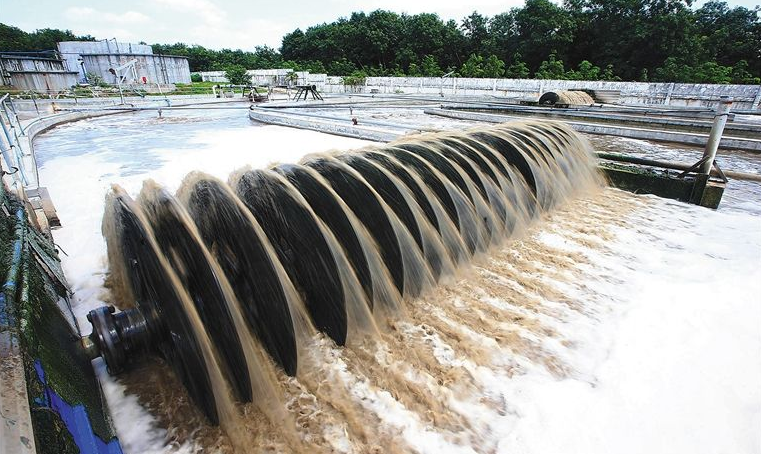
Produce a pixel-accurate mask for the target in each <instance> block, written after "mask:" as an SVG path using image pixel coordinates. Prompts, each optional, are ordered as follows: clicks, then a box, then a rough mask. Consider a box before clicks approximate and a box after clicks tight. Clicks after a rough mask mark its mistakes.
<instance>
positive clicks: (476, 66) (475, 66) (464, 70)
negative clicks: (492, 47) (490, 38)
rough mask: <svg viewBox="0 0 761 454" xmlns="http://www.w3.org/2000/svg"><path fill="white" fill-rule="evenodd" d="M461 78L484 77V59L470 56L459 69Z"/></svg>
mask: <svg viewBox="0 0 761 454" xmlns="http://www.w3.org/2000/svg"><path fill="white" fill-rule="evenodd" d="M460 76H462V77H484V57H482V56H480V55H476V54H470V57H468V60H467V61H466V62H465V63H463V64H462V67H461V68H460Z"/></svg>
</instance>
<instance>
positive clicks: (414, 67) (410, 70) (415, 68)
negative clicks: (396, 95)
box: [407, 62, 423, 77]
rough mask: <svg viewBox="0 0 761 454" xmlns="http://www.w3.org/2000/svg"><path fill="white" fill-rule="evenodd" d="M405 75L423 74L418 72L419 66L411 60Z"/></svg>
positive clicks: (416, 75)
mask: <svg viewBox="0 0 761 454" xmlns="http://www.w3.org/2000/svg"><path fill="white" fill-rule="evenodd" d="M407 75H408V76H410V77H420V76H422V75H423V74H422V73H421V72H420V68H418V66H417V63H415V62H412V63H410V66H409V67H408V68H407Z"/></svg>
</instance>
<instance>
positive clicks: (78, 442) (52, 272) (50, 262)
mask: <svg viewBox="0 0 761 454" xmlns="http://www.w3.org/2000/svg"><path fill="white" fill-rule="evenodd" d="M0 206H2V210H0V240H2V245H1V246H0V271H1V272H2V276H3V278H5V276H8V277H9V278H8V279H7V281H6V285H5V286H4V287H3V289H2V301H3V302H4V303H7V304H3V305H2V306H0V312H1V314H0V315H2V317H0V319H2V322H3V323H2V324H0V333H2V334H3V339H4V340H7V341H8V342H5V344H7V345H9V346H12V347H15V348H14V349H13V350H10V349H0V356H2V360H3V365H4V369H5V368H6V365H9V366H11V367H8V370H9V371H11V372H12V373H13V375H12V378H13V379H12V380H10V381H5V380H4V381H3V382H2V383H0V391H1V392H2V395H3V399H2V401H3V402H2V403H6V402H8V399H7V397H8V396H9V395H11V394H14V395H15V396H16V399H17V402H16V405H15V407H14V408H12V410H13V411H15V412H16V414H14V415H8V414H4V417H5V418H11V419H13V421H14V423H13V424H11V423H9V424H5V425H4V426H6V427H10V428H12V429H18V428H19V427H21V426H23V425H24V424H30V425H31V430H30V431H29V432H27V433H30V434H33V435H32V436H31V437H29V436H28V435H24V434H21V433H16V432H12V433H11V435H10V436H8V437H6V436H4V437H2V438H4V441H3V443H5V445H3V446H2V447H3V448H5V449H4V451H3V452H9V453H16V452H18V453H32V452H38V453H69V452H71V453H80V452H81V453H108V454H116V453H121V447H120V445H119V442H118V440H117V439H116V434H115V431H114V429H113V426H112V424H111V420H110V414H109V411H108V408H107V406H106V403H105V399H104V397H103V394H102V392H101V388H100V384H99V382H98V379H97V377H96V375H95V371H94V369H93V367H92V364H91V362H90V360H89V358H87V357H86V356H85V354H84V351H83V350H82V349H81V347H80V343H79V339H80V334H81V333H79V329H78V327H77V325H76V322H75V321H74V320H75V318H74V315H73V313H72V311H71V308H70V306H69V297H70V296H71V293H70V291H69V289H68V288H67V285H66V283H65V282H63V281H62V276H63V271H62V269H61V263H60V259H59V257H58V253H57V250H56V248H55V246H54V244H53V243H52V241H51V240H50V238H49V237H48V236H47V235H46V234H45V233H43V232H40V231H38V230H37V229H36V228H35V226H34V225H33V224H32V223H31V222H30V220H29V217H28V213H30V210H29V209H28V204H26V203H22V202H21V201H20V199H19V198H18V197H17V196H16V195H14V194H12V193H11V192H10V191H8V189H7V188H6V186H5V184H2V185H0ZM16 213H19V214H20V216H19V217H17V216H16ZM16 249H18V250H16ZM11 269H13V270H16V271H15V273H13V272H10V270H11ZM10 355H13V356H12V358H11V357H10ZM22 397H23V398H25V399H26V402H25V403H26V405H23V404H24V402H18V400H19V399H22ZM5 409H6V408H4V410H5ZM24 413H26V414H24ZM8 421H10V419H8ZM16 421H18V426H17V424H16ZM14 426H16V427H14Z"/></svg>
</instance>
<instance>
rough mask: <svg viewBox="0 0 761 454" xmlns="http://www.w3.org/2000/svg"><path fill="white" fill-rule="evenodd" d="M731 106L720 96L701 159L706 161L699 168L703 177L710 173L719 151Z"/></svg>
mask: <svg viewBox="0 0 761 454" xmlns="http://www.w3.org/2000/svg"><path fill="white" fill-rule="evenodd" d="M731 106H732V101H730V100H729V96H722V97H721V100H720V101H719V105H718V106H717V107H716V115H715V116H714V117H713V127H712V128H711V134H710V135H709V136H708V142H707V143H706V149H705V151H704V152H703V158H704V159H705V160H706V161H705V162H704V163H703V165H702V166H701V167H700V173H702V174H703V175H708V174H709V173H711V169H712V168H713V161H714V159H716V150H718V149H719V142H720V141H721V135H722V134H723V133H724V126H726V124H727V117H728V116H729V108H730V107H731Z"/></svg>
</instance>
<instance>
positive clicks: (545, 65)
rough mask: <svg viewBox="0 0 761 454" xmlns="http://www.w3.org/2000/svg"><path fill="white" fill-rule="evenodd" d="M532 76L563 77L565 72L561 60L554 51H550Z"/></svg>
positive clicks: (538, 77)
mask: <svg viewBox="0 0 761 454" xmlns="http://www.w3.org/2000/svg"><path fill="white" fill-rule="evenodd" d="M534 76H535V77H536V78H537V79H556V80H557V79H561V80H562V79H565V78H566V74H565V68H564V67H563V60H558V59H557V57H556V56H555V52H552V53H551V54H550V57H549V58H548V59H547V60H545V61H543V62H542V63H541V64H540V65H539V70H538V71H537V72H536V74H534Z"/></svg>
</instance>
